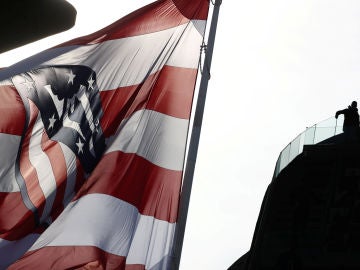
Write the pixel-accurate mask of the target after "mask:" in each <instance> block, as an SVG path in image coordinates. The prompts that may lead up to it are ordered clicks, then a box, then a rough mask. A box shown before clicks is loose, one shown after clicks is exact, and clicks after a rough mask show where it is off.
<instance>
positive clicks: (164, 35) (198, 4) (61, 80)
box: [0, 0, 209, 270]
mask: <svg viewBox="0 0 360 270" xmlns="http://www.w3.org/2000/svg"><path fill="white" fill-rule="evenodd" d="M208 5H209V2H208V0H191V1H190V0H160V1H156V2H154V3H152V4H149V5H147V6H145V7H143V8H141V9H139V10H137V11H135V12H133V13H131V14H129V15H127V16H125V17H123V18H122V19H120V20H118V21H117V22H115V23H113V24H112V25H110V26H108V27H106V28H104V29H102V30H100V31H98V32H96V33H94V34H91V35H88V36H85V37H81V38H77V39H74V40H72V41H69V42H66V43H63V44H61V45H59V46H56V47H54V48H51V49H48V50H46V51H44V52H42V53H39V54H37V55H35V56H33V57H30V58H28V59H26V60H24V61H21V62H19V63H18V64H15V65H13V66H11V67H9V68H6V69H2V70H1V71H0V115H1V117H0V151H1V158H0V269H4V268H7V267H8V268H9V269H78V268H83V269H128V270H132V269H134V270H135V269H167V266H168V263H169V258H170V255H171V254H170V253H171V249H172V245H173V237H174V232H175V228H176V222H177V213H178V202H179V195H180V191H181V184H182V183H181V181H182V170H183V164H184V156H185V146H186V139H187V131H188V127H189V118H190V111H191V103H192V99H193V93H194V89H195V81H196V76H197V67H198V61H199V55H200V45H201V44H202V40H203V35H204V32H205V25H206V19H207V15H208Z"/></svg>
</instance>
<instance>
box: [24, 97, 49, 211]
mask: <svg viewBox="0 0 360 270" xmlns="http://www.w3.org/2000/svg"><path fill="white" fill-rule="evenodd" d="M29 105H30V106H29V108H30V121H29V127H28V129H27V131H26V134H25V138H24V141H23V144H22V151H21V155H20V173H21V175H22V177H23V178H24V181H25V186H26V190H27V193H28V195H29V198H30V200H31V202H32V203H33V205H34V206H35V207H36V208H38V210H39V215H40V216H41V213H42V211H43V208H44V205H45V196H44V193H43V191H42V190H41V187H40V184H39V179H38V175H37V172H36V169H35V168H34V167H33V165H32V164H31V162H30V160H29V144H30V139H31V136H32V130H33V128H34V125H35V122H36V119H37V116H38V113H39V110H38V108H37V107H36V106H35V104H34V103H33V102H32V101H31V100H29Z"/></svg>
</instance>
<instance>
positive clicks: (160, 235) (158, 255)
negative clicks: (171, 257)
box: [126, 215, 175, 269]
mask: <svg viewBox="0 0 360 270" xmlns="http://www.w3.org/2000/svg"><path fill="white" fill-rule="evenodd" d="M174 232H175V224H169V223H168V222H166V221H163V220H157V219H155V218H154V217H150V216H142V215H139V220H138V224H137V226H136V231H135V234H134V237H133V240H132V241H131V247H130V251H129V254H128V256H127V258H126V264H143V265H145V269H151V267H153V266H155V265H156V264H158V263H159V262H160V261H161V260H162V259H163V258H164V257H165V256H166V255H168V254H170V251H171V247H172V243H173V238H174ZM145 244H146V246H144V245H145Z"/></svg>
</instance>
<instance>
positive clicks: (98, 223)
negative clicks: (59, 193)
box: [30, 194, 175, 269]
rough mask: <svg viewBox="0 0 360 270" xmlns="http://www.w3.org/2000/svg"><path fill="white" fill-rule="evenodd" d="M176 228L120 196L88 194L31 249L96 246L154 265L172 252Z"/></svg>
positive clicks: (64, 212)
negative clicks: (144, 213)
mask: <svg viewBox="0 0 360 270" xmlns="http://www.w3.org/2000/svg"><path fill="white" fill-rule="evenodd" d="M174 229H175V224H174V223H168V222H166V221H161V220H157V219H154V218H153V217H148V216H143V215H140V214H139V213H138V210H137V209H136V208H135V207H134V206H132V205H131V204H128V203H126V202H124V201H122V200H120V199H117V198H114V197H112V196H109V195H105V194H89V195H86V196H84V197H82V198H80V199H79V200H78V201H75V202H72V203H70V204H69V205H68V206H67V207H66V208H65V210H64V211H63V212H62V214H61V215H60V216H59V217H58V218H57V219H56V220H55V221H54V223H53V224H51V225H50V227H49V228H48V229H47V230H46V231H45V232H44V233H43V234H42V235H41V236H40V238H39V239H38V241H36V243H35V244H34V245H33V246H32V247H31V249H30V250H36V249H40V248H43V247H45V246H52V247H54V246H96V247H98V248H100V249H102V250H104V251H106V252H108V253H111V254H115V255H118V256H129V257H128V258H129V260H130V262H131V263H135V264H146V265H148V266H152V265H154V264H156V263H157V262H159V261H161V259H162V258H163V257H165V256H166V255H167V254H168V253H169V252H170V248H171V243H172V239H173V233H174ZM134 233H135V234H134ZM147 269H148V268H147Z"/></svg>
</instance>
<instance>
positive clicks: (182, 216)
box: [171, 0, 222, 270]
mask: <svg viewBox="0 0 360 270" xmlns="http://www.w3.org/2000/svg"><path fill="white" fill-rule="evenodd" d="M221 4H222V0H215V3H214V9H213V14H212V19H211V25H210V30H209V37H208V42H207V46H206V51H205V52H206V54H205V60H204V67H203V73H202V76H201V81H200V86H199V92H198V99H197V104H196V110H195V115H194V122H193V126H192V132H191V138H190V144H189V152H188V156H187V160H186V167H185V174H184V180H183V185H182V190H181V197H180V206H179V216H178V222H177V225H176V231H175V237H174V248H173V258H172V262H171V263H172V264H171V269H172V270H177V269H179V266H180V258H181V251H182V246H183V242H184V234H185V227H186V219H187V214H188V209H189V202H190V194H191V187H192V182H193V177H194V170H195V163H196V156H197V152H198V148H199V139H200V132H201V124H202V119H203V114H204V107H205V100H206V92H207V87H208V82H209V80H210V67H211V59H212V54H213V49H214V43H215V35H216V26H217V21H218V18H219V11H220V5H221Z"/></svg>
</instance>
